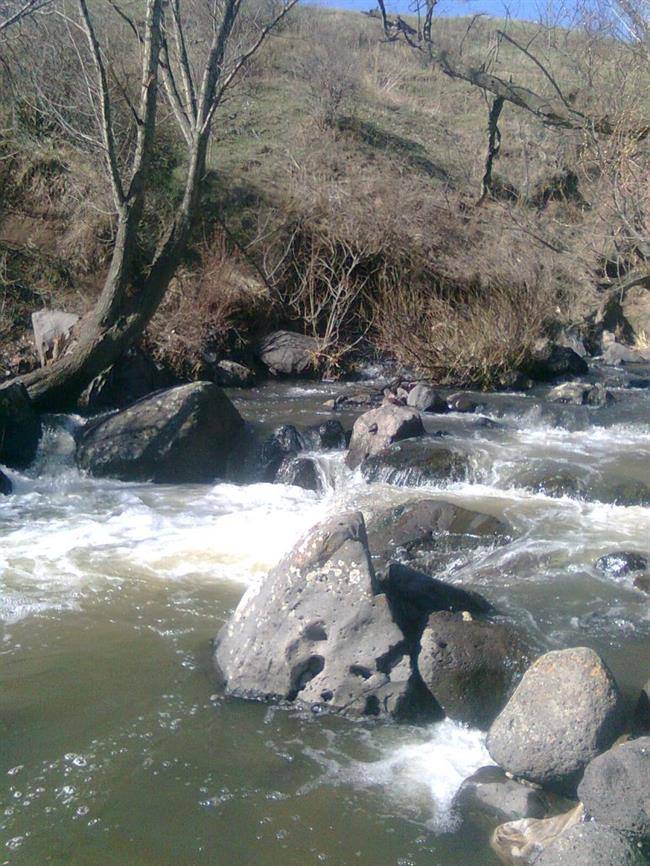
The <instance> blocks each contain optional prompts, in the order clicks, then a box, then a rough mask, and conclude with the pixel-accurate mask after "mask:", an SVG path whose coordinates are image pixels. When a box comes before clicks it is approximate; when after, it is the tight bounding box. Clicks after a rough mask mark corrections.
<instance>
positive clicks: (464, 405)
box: [447, 391, 478, 412]
mask: <svg viewBox="0 0 650 866" xmlns="http://www.w3.org/2000/svg"><path fill="white" fill-rule="evenodd" d="M447 406H448V407H449V409H450V411H452V412H476V410H477V409H478V403H477V402H476V400H474V399H473V397H471V396H470V395H469V394H467V393H465V391H459V392H458V393H457V394H452V395H451V396H450V397H447Z"/></svg>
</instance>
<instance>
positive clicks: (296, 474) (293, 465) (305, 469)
mask: <svg viewBox="0 0 650 866" xmlns="http://www.w3.org/2000/svg"><path fill="white" fill-rule="evenodd" d="M275 481H276V483H277V484H293V485H294V486H295V487H302V488H303V490H314V491H316V492H320V491H322V489H323V484H322V482H321V478H320V475H319V473H318V469H317V467H316V464H315V463H314V461H313V460H312V459H311V457H288V458H285V460H284V461H283V462H282V464H281V465H280V468H279V469H278V472H277V474H276V476H275Z"/></svg>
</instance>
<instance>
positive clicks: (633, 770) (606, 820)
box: [578, 737, 650, 839]
mask: <svg viewBox="0 0 650 866" xmlns="http://www.w3.org/2000/svg"><path fill="white" fill-rule="evenodd" d="M578 797H579V798H580V799H581V800H582V802H583V804H584V807H585V811H586V813H587V815H589V817H591V818H595V820H596V821H598V822H599V823H601V824H606V825H607V826H608V827H612V828H613V829H614V830H619V831H620V832H621V833H626V834H631V835H633V836H637V837H638V838H640V839H650V737H640V738H639V739H637V740H630V741H628V742H627V743H622V744H620V745H617V746H614V747H613V748H611V749H609V751H607V752H604V753H603V754H602V755H599V756H598V757H597V758H594V760H593V761H591V763H590V764H589V765H588V766H587V769H586V770H585V774H584V776H583V777H582V781H581V782H580V784H579V785H578Z"/></svg>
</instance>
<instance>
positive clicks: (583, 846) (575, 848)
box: [524, 821, 647, 866]
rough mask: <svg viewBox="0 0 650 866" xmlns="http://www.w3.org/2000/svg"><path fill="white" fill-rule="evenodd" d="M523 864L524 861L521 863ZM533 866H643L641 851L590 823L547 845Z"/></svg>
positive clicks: (564, 834) (618, 836) (565, 833)
mask: <svg viewBox="0 0 650 866" xmlns="http://www.w3.org/2000/svg"><path fill="white" fill-rule="evenodd" d="M524 862H525V861H524ZM532 862H533V863H534V864H535V866H643V864H647V860H646V859H645V857H644V856H643V854H642V853H641V851H640V850H639V849H638V848H637V846H635V845H634V844H632V843H631V842H629V841H628V840H627V839H626V838H625V837H624V836H622V835H621V834H620V833H617V832H616V831H615V830H612V829H610V828H608V827H603V826H602V825H601V824H598V823H595V822H593V821H590V822H587V823H584V824H576V825H575V826H574V827H571V828H569V829H568V830H567V831H566V832H564V833H561V834H560V835H559V836H558V837H557V838H556V839H554V840H552V841H550V842H549V843H548V844H547V845H546V847H545V848H544V849H543V851H542V852H541V853H540V855H539V856H538V857H537V858H536V859H534V860H533V861H532Z"/></svg>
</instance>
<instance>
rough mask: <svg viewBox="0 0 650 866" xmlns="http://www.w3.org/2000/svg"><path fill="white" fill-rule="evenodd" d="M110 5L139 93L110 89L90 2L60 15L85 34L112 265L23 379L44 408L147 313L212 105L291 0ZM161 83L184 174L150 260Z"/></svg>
mask: <svg viewBox="0 0 650 866" xmlns="http://www.w3.org/2000/svg"><path fill="white" fill-rule="evenodd" d="M108 2H109V5H110V6H111V8H112V10H114V12H115V13H116V14H117V15H118V16H119V17H120V19H121V20H122V22H124V24H125V26H126V27H127V28H128V30H129V31H131V33H132V34H133V38H134V41H135V43H136V44H137V46H138V47H139V50H140V54H141V69H140V76H139V95H138V97H137V99H136V100H131V99H130V97H129V95H128V92H127V89H126V87H123V86H122V87H120V86H117V87H116V84H115V75H114V73H113V70H111V68H110V65H109V63H108V61H107V52H106V48H105V45H103V44H102V40H101V34H100V32H99V26H98V22H99V25H101V21H100V20H99V19H98V18H97V15H96V13H93V12H91V10H90V8H89V6H88V3H87V0H76V14H75V15H74V16H68V15H67V13H66V11H65V9H63V10H62V11H61V13H60V14H61V15H63V16H65V17H66V22H67V24H69V26H70V27H71V28H73V30H74V31H76V32H78V33H81V34H82V35H83V38H84V41H85V48H84V49H83V53H82V47H79V48H78V49H77V50H78V54H79V57H80V62H81V65H82V71H83V76H82V78H83V81H84V82H85V86H86V89H87V93H88V97H89V101H90V102H91V104H92V107H93V109H94V113H95V116H96V118H97V127H98V132H99V140H98V141H97V147H98V150H99V151H100V152H101V154H102V157H103V160H104V164H105V167H106V171H107V174H108V177H109V179H110V186H111V191H112V198H113V205H114V208H115V212H116V217H117V218H116V230H115V241H114V247H113V253H112V258H111V262H110V267H109V271H108V275H107V277H106V280H105V283H104V286H103V289H102V292H101V295H100V297H99V300H98V302H97V304H96V307H95V309H94V310H93V311H92V312H91V313H89V314H88V315H87V316H86V317H85V318H84V319H83V320H82V322H81V323H80V325H79V326H78V327H77V330H76V340H75V342H74V343H73V344H72V346H71V348H70V349H69V350H68V351H67V353H65V354H64V355H63V356H61V357H60V358H59V359H58V360H57V361H55V362H54V363H53V364H51V365H49V366H46V367H43V368H41V369H39V370H36V371H34V372H33V373H30V374H28V375H26V376H24V377H22V381H23V383H24V384H25V386H26V387H27V389H28V391H29V393H30V396H31V397H32V399H33V400H34V402H35V403H36V404H37V405H38V406H40V407H42V408H59V407H62V406H65V405H69V404H70V403H72V402H73V401H74V400H75V399H76V398H77V396H78V395H79V393H80V391H81V390H82V389H83V388H84V386H85V385H86V384H87V383H88V382H89V381H90V380H91V379H92V378H93V377H94V376H96V375H97V374H98V373H100V372H101V371H102V370H104V369H106V368H107V367H108V366H110V365H111V364H112V363H113V362H114V361H115V360H116V359H117V358H118V357H119V356H120V355H121V354H122V353H123V352H124V350H125V349H126V348H128V346H129V345H130V344H131V343H132V342H133V341H135V340H136V339H137V338H138V337H139V336H140V334H141V333H142V331H143V330H144V328H145V327H146V325H147V324H148V322H149V321H150V319H151V317H152V316H153V314H154V313H155V311H156V309H157V308H158V306H159V304H160V302H161V300H162V298H163V296H164V294H165V291H166V289H167V287H168V285H169V283H170V281H171V279H172V277H173V276H174V273H175V272H176V270H177V267H178V265H179V263H180V261H181V260H182V257H183V255H184V253H185V250H186V248H187V244H188V241H189V239H190V234H191V230H192V226H193V222H194V218H195V216H196V213H197V210H198V205H199V199H200V191H201V182H202V180H203V178H204V175H205V168H206V154H207V148H208V142H209V138H210V133H211V128H212V124H213V122H214V118H215V113H216V111H217V109H218V108H219V106H220V104H221V103H222V101H223V99H224V96H225V95H226V93H227V91H228V90H229V88H230V87H231V86H232V84H233V82H234V81H235V80H236V78H237V76H238V75H239V73H240V72H241V70H242V69H243V68H244V67H245V65H246V64H247V62H248V61H249V60H250V58H251V57H252V56H253V55H254V54H255V53H256V52H257V51H258V49H259V48H260V46H261V45H262V44H263V42H264V41H265V39H266V38H267V37H268V35H269V34H270V33H271V32H272V30H273V29H274V28H275V27H276V26H277V25H278V24H279V23H280V21H281V20H282V19H283V18H284V17H285V15H286V14H287V13H288V12H289V10H290V9H291V8H292V7H293V6H294V5H295V3H296V2H297V0H281V2H280V5H277V6H275V7H271V8H269V7H265V6H264V5H263V4H260V5H257V6H253V2H252V0H249V5H248V7H246V8H244V7H245V0H209V2H208V0H206V5H204V6H194V7H192V9H191V10H190V13H189V14H188V13H187V12H186V11H185V9H184V8H183V7H182V5H181V0H169V2H164V0H147V3H146V11H145V17H144V21H143V22H138V21H136V20H133V19H132V18H130V17H129V16H128V15H127V14H126V12H125V11H124V10H123V9H122V8H121V7H120V6H118V5H117V3H116V2H114V0H108ZM206 31H207V32H208V33H209V39H208V41H207V44H206V43H205V39H204V34H205V32H206ZM199 36H200V37H201V38H199ZM203 45H205V48H204V50H201V46H203ZM118 85H119V82H118ZM161 91H164V95H165V100H166V105H167V106H169V108H170V110H171V114H172V116H173V118H174V119H175V122H176V124H177V126H178V128H179V129H180V132H181V134H182V137H183V141H184V146H185V157H186V159H185V177H184V184H183V192H182V196H181V197H180V200H179V202H178V204H177V206H176V208H175V210H174V212H173V215H172V218H171V220H170V222H169V224H168V225H167V226H166V229H165V231H164V233H163V236H162V239H161V240H160V242H159V243H158V245H157V247H156V248H155V250H154V251H153V252H152V253H151V254H150V255H149V256H143V250H146V248H147V238H146V237H143V233H144V232H145V230H146V229H145V226H144V225H143V213H144V209H145V202H146V197H147V192H148V191H150V189H151V185H152V184H153V183H155V177H152V176H151V166H152V157H153V154H154V151H155V146H156V138H157V134H158V129H159V123H158V119H157V113H158V110H159V107H160V103H161ZM116 92H117V93H119V96H120V97H121V98H122V99H123V100H125V101H126V102H127V104H128V108H129V111H130V113H131V114H132V116H133V119H134V126H135V134H134V141H133V145H132V146H131V147H130V148H125V147H123V146H121V145H120V141H119V138H120V130H119V129H118V128H117V124H116V121H115V115H116V102H117V96H116ZM52 108H53V110H56V106H54V105H53V106H52ZM81 134H82V135H84V138H85V139H86V140H88V139H89V136H88V135H87V134H85V133H81ZM125 150H126V152H127V156H126V157H125V155H124V153H125Z"/></svg>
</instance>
